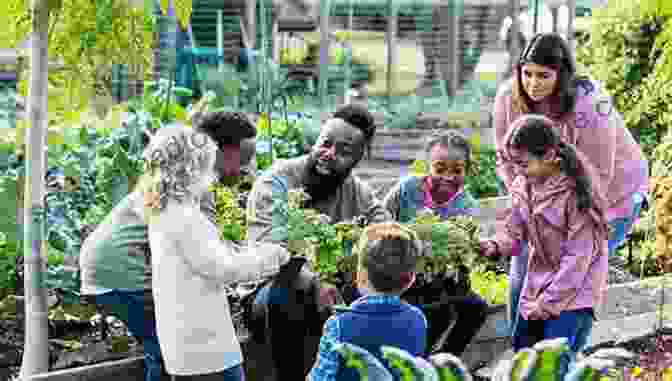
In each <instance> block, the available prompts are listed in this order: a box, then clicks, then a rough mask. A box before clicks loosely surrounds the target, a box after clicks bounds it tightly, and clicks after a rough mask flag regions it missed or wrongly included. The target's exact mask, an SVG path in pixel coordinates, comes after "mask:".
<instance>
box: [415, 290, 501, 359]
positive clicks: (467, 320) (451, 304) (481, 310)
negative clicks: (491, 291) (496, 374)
mask: <svg viewBox="0 0 672 381" xmlns="http://www.w3.org/2000/svg"><path fill="white" fill-rule="evenodd" d="M416 307H418V308H420V309H421V310H422V312H423V313H424V314H425V318H426V319H427V351H426V352H427V354H432V353H442V352H447V353H450V354H452V355H454V356H458V357H459V356H461V355H462V354H463V353H464V351H465V350H466V349H467V346H468V345H469V343H470V342H471V340H472V339H473V338H474V336H476V334H477V333H478V331H479V330H480V329H481V327H483V324H485V320H486V319H487V317H488V303H487V302H486V301H485V300H483V299H482V298H481V297H479V296H476V295H473V296H463V297H457V296H454V297H448V298H446V299H445V300H442V301H440V302H436V303H431V304H422V305H416ZM453 311H455V313H456V314H457V316H453ZM453 319H455V326H454V327H453V328H452V330H451V331H450V333H449V334H448V337H447V338H446V340H445V341H444V342H443V345H442V346H441V347H440V348H436V350H433V349H434V346H435V345H436V344H437V343H438V342H439V340H440V339H441V336H442V335H443V334H444V332H445V331H446V328H448V325H449V323H450V322H451V321H452V320H453Z"/></svg>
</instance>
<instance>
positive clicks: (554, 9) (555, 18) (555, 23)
mask: <svg viewBox="0 0 672 381" xmlns="http://www.w3.org/2000/svg"><path fill="white" fill-rule="evenodd" d="M558 9H559V8H558V7H552V8H551V19H552V20H553V21H552V22H553V33H558V30H559V29H560V28H559V27H560V26H559V25H558Z"/></svg>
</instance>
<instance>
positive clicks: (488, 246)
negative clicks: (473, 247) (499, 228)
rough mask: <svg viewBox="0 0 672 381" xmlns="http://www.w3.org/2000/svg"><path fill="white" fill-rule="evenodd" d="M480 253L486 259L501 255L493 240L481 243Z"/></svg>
mask: <svg viewBox="0 0 672 381" xmlns="http://www.w3.org/2000/svg"><path fill="white" fill-rule="evenodd" d="M480 251H481V255H484V256H486V257H495V256H497V255H498V254H499V253H498V250H497V243H495V242H494V241H492V240H484V241H481V242H480Z"/></svg>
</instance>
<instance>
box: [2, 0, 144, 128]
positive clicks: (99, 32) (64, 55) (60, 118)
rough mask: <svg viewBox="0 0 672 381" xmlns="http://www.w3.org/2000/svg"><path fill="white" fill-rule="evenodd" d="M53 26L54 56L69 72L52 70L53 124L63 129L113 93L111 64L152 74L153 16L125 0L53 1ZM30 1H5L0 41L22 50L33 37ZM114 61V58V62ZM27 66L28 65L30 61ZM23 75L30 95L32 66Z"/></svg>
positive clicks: (24, 89) (24, 93) (141, 74)
mask: <svg viewBox="0 0 672 381" xmlns="http://www.w3.org/2000/svg"><path fill="white" fill-rule="evenodd" d="M54 3H55V5H58V7H56V8H54V9H52V11H51V15H50V25H49V57H50V58H51V59H60V60H62V62H63V64H64V69H63V70H60V71H50V72H49V83H50V90H49V102H48V106H49V122H50V124H51V125H61V124H62V123H64V122H71V121H74V120H77V119H79V115H80V114H81V113H82V112H84V111H85V110H86V109H87V108H88V107H89V106H91V104H92V102H94V100H95V98H96V96H98V95H104V94H107V93H108V91H107V90H108V89H109V88H110V82H111V68H112V66H111V65H112V64H128V65H131V66H132V67H133V68H137V70H134V72H137V74H136V75H135V77H137V78H132V79H145V78H149V75H150V74H151V70H152V64H151V63H152V45H153V24H154V22H153V16H152V15H151V14H147V13H145V10H144V9H135V8H133V7H131V6H130V5H129V2H128V1H125V0H95V1H90V0H63V1H61V2H60V4H59V2H54ZM31 22H32V17H31V13H30V2H29V1H26V0H6V1H2V2H0V23H1V24H2V25H3V26H4V27H3V28H2V32H0V41H2V44H3V46H2V47H7V48H17V47H18V46H19V45H20V44H21V43H23V41H24V40H25V39H26V38H28V36H29V33H30V31H31ZM110 57H114V60H113V61H112V62H110ZM26 63H27V62H26ZM24 69H25V70H24V71H23V72H22V73H21V83H20V84H19V89H20V94H21V95H22V96H24V97H25V96H27V91H28V79H29V78H30V75H29V73H30V68H29V67H27V66H26V67H25V68H24Z"/></svg>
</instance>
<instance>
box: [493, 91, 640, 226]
mask: <svg viewBox="0 0 672 381" xmlns="http://www.w3.org/2000/svg"><path fill="white" fill-rule="evenodd" d="M591 84H592V86H593V87H594V88H593V89H592V91H587V90H586V89H584V88H582V87H579V89H578V94H577V98H576V108H575V114H576V118H575V123H558V124H557V125H556V127H557V128H558V132H559V133H560V137H561V138H562V139H563V140H564V141H565V142H566V143H567V144H570V145H572V146H573V147H575V148H576V149H577V150H578V151H580V152H581V153H583V154H584V155H585V156H586V158H587V159H588V163H589V165H591V166H593V167H594V170H595V172H596V174H597V177H596V178H594V179H593V181H595V182H598V183H599V189H602V190H604V191H605V194H604V197H605V198H606V200H607V201H606V202H607V207H606V211H605V214H606V217H607V220H609V221H612V220H614V219H617V218H625V217H629V216H630V215H631V214H632V211H633V208H634V206H633V200H632V196H633V195H634V194H635V193H637V192H641V193H642V194H643V195H645V197H646V195H647V194H648V190H649V167H648V162H647V160H646V158H645V157H644V154H643V152H642V150H641V148H640V147H639V145H638V144H637V142H636V141H635V140H634V139H633V137H632V135H631V134H630V131H629V130H628V129H627V128H625V127H624V123H623V118H622V116H621V115H620V114H619V113H618V111H617V110H616V109H615V108H614V107H613V106H612V103H611V100H610V98H609V96H608V95H606V94H605V93H604V92H603V91H602V89H601V87H600V85H599V83H598V82H595V81H591ZM512 86H513V80H510V81H508V82H507V83H505V84H504V85H503V86H502V87H501V88H500V90H499V91H498V93H497V96H496V98H495V105H494V127H495V145H496V148H497V151H498V152H499V153H500V154H498V158H497V174H498V175H499V176H500V178H501V179H502V181H504V184H505V185H506V187H507V189H510V187H511V184H512V182H513V179H514V173H513V169H512V166H511V164H510V163H508V162H507V161H506V160H504V159H503V158H502V157H501V150H502V149H503V143H504V138H505V136H506V133H507V132H508V131H509V129H510V125H511V123H512V122H513V121H514V120H516V119H517V118H518V117H519V116H520V114H519V113H517V112H515V111H514V110H513V107H512ZM533 112H534V113H539V114H544V115H546V116H547V117H551V115H550V106H549V105H548V104H544V103H543V102H542V103H540V104H539V105H538V107H537V109H535V110H533ZM556 122H557V121H556Z"/></svg>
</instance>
